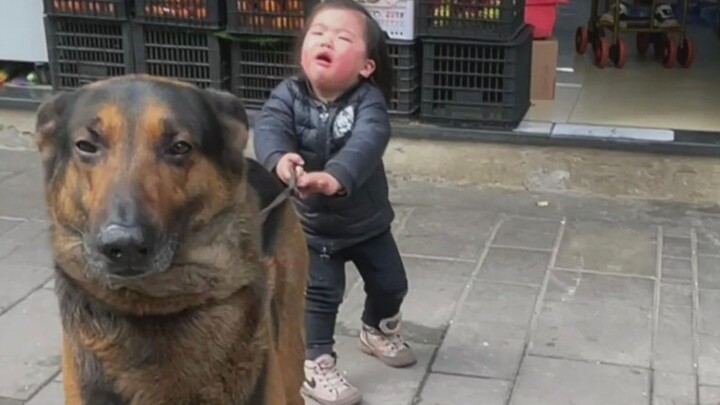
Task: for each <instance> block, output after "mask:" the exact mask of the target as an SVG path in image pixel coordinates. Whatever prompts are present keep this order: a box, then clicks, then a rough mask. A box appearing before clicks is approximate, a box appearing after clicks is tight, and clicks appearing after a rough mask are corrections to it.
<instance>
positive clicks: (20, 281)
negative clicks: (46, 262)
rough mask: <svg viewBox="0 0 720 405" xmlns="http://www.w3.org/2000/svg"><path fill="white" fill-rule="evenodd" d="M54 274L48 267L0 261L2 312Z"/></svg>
mask: <svg viewBox="0 0 720 405" xmlns="http://www.w3.org/2000/svg"><path fill="white" fill-rule="evenodd" d="M51 276H52V270H50V269H49V268H47V267H32V266H20V265H9V264H4V263H3V262H2V261H0V313H3V312H5V311H6V310H7V309H8V308H10V307H11V306H13V305H14V304H16V303H17V302H18V301H19V300H21V299H22V298H23V297H25V296H27V295H28V294H30V292H31V291H33V290H35V289H36V288H39V287H40V286H42V285H43V284H44V283H46V282H47V281H48V279H49V278H50V277H51Z"/></svg>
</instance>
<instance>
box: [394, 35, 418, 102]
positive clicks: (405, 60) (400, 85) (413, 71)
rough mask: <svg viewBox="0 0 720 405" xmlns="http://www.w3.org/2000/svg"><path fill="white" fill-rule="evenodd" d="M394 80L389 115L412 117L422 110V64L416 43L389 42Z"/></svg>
mask: <svg viewBox="0 0 720 405" xmlns="http://www.w3.org/2000/svg"><path fill="white" fill-rule="evenodd" d="M388 51H389V53H390V60H391V61H392V64H393V72H394V80H393V87H392V95H391V97H390V105H388V113H390V114H391V115H394V116H411V115H414V114H415V113H416V112H417V111H418V109H419V108H420V64H419V63H418V47H417V44H416V43H415V41H398V40H390V41H388Z"/></svg>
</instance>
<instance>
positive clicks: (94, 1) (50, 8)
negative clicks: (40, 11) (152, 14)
mask: <svg viewBox="0 0 720 405" xmlns="http://www.w3.org/2000/svg"><path fill="white" fill-rule="evenodd" d="M43 1H44V5H45V14H47V15H49V16H54V17H85V18H87V17H92V18H93V19H103V20H114V21H127V20H128V17H129V13H128V11H130V10H129V7H128V6H127V1H126V0H43Z"/></svg>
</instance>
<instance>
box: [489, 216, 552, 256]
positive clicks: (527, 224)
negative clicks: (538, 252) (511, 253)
mask: <svg viewBox="0 0 720 405" xmlns="http://www.w3.org/2000/svg"><path fill="white" fill-rule="evenodd" d="M559 226H560V222H559V221H557V220H555V221H553V220H544V219H529V218H508V219H507V220H506V221H504V222H503V224H502V226H501V227H500V229H499V230H498V233H497V235H496V236H495V240H493V244H495V245H502V246H513V247H525V248H533V249H546V250H552V248H553V246H554V244H555V236H556V234H557V232H558V228H559Z"/></svg>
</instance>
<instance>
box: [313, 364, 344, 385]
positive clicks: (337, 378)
mask: <svg viewBox="0 0 720 405" xmlns="http://www.w3.org/2000/svg"><path fill="white" fill-rule="evenodd" d="M319 369H320V375H322V376H323V379H325V383H326V386H327V387H330V388H333V389H335V390H337V391H338V392H340V391H342V389H341V388H343V389H344V388H347V387H348V383H347V381H346V380H345V378H344V377H343V376H342V374H340V372H339V371H338V369H337V367H336V366H335V365H333V364H319Z"/></svg>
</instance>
